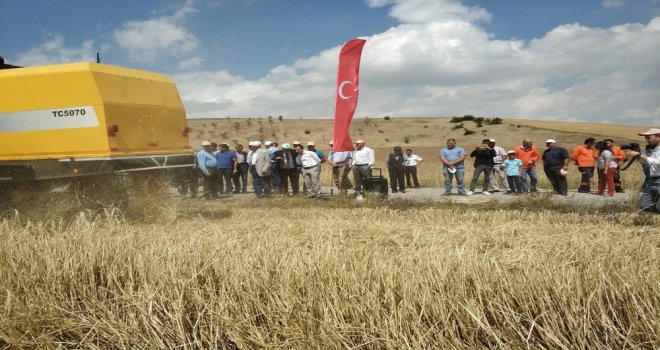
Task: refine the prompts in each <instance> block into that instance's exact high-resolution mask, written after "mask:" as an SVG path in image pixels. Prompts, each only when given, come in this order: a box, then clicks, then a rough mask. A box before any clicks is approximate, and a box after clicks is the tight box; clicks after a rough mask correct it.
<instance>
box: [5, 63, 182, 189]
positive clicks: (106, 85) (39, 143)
mask: <svg viewBox="0 0 660 350" xmlns="http://www.w3.org/2000/svg"><path fill="white" fill-rule="evenodd" d="M190 131H191V129H190V128H189V127H188V126H187V124H186V114H185V110H184V107H183V104H182V102H181V98H180V97H179V93H178V91H177V88H176V86H175V84H174V82H172V81H171V80H170V79H169V78H167V77H166V76H164V75H162V74H157V73H153V72H147V71H142V70H136V69H129V68H124V67H118V66H112V65H107V64H99V63H92V62H83V63H70V64H58V65H48V66H39V67H29V68H22V67H16V66H13V65H9V64H5V63H4V61H3V62H0V184H1V183H15V182H24V181H36V180H45V179H58V178H59V179H61V178H75V177H82V176H87V175H99V174H109V173H117V172H123V173H125V172H137V171H153V170H160V169H173V168H187V167H192V166H193V165H194V155H193V152H192V150H191V149H190V146H189V143H188V134H189V133H190Z"/></svg>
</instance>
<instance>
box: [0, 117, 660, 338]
mask: <svg viewBox="0 0 660 350" xmlns="http://www.w3.org/2000/svg"><path fill="white" fill-rule="evenodd" d="M234 122H239V123H242V124H241V125H240V126H239V130H238V132H236V134H235V135H234V134H230V131H228V130H229V129H230V128H232V123H234ZM388 122H390V124H387V125H388V126H387V128H386V126H381V125H386V121H384V120H378V121H376V120H373V121H371V122H369V125H368V127H367V125H365V128H364V129H363V134H364V138H365V139H367V142H368V143H369V145H370V146H373V147H374V148H375V149H376V152H377V159H378V162H379V164H380V165H382V162H383V160H384V158H385V156H386V154H387V152H388V151H389V149H390V148H391V147H392V146H393V145H395V144H396V143H399V144H401V145H402V146H404V147H405V146H407V145H410V146H411V147H412V148H414V149H415V150H416V153H419V154H420V155H421V156H422V157H424V158H425V159H426V160H425V163H423V164H422V166H421V167H420V180H421V182H422V184H423V185H424V186H434V187H438V186H439V185H440V184H441V183H442V178H441V174H440V172H439V165H438V162H437V160H436V159H435V158H436V157H437V152H438V151H439V149H440V148H441V146H442V145H444V139H445V138H446V137H451V136H455V138H456V139H457V140H458V142H459V145H463V146H464V147H465V148H466V149H468V150H469V149H470V148H471V147H474V146H471V147H467V145H476V143H477V142H478V141H479V140H480V139H481V138H483V137H482V136H483V135H482V134H481V132H480V131H477V134H479V135H480V136H475V135H469V136H462V132H460V130H454V131H453V132H452V131H451V130H449V129H450V128H451V127H452V125H451V124H450V123H449V122H448V119H446V120H444V121H442V120H422V119H419V120H418V121H417V122H415V121H413V120H405V121H401V124H397V123H399V121H398V120H394V119H393V120H390V121H388ZM404 122H405V123H404ZM212 123H216V125H215V126H212ZM223 123H227V124H226V125H225V124H223ZM251 123H252V126H250V128H248V127H247V125H245V124H246V120H244V119H240V120H239V119H237V120H233V119H230V120H226V119H225V120H214V121H210V120H205V121H197V120H195V121H191V124H192V127H193V128H194V129H195V131H194V132H193V133H194V134H195V135H196V136H195V137H196V138H195V139H193V140H192V142H191V144H192V145H193V146H194V145H197V144H199V142H198V141H199V140H201V139H205V138H211V139H213V140H214V141H219V142H223V141H228V142H232V138H237V139H240V140H241V141H246V140H247V139H251V138H258V136H259V135H256V134H252V132H255V133H258V132H259V130H258V128H259V125H258V122H257V121H256V120H254V119H253V120H252V122H251ZM277 123H280V122H279V121H278V120H277V119H275V120H274V121H273V123H272V125H273V130H275V125H278V124H277ZM330 123H331V121H304V124H303V125H302V126H296V125H297V124H299V121H297V122H296V121H287V120H286V119H285V120H283V121H282V122H281V125H280V126H281V127H282V128H283V129H278V131H273V132H274V133H275V136H272V133H271V137H267V138H263V139H270V138H272V139H275V140H278V141H280V142H283V141H282V140H283V139H286V140H288V141H293V140H294V139H298V140H300V141H304V142H306V141H308V140H315V141H317V142H318V143H321V141H323V142H325V140H324V139H323V135H324V133H325V132H327V130H326V129H327V128H328V125H329V126H330V128H331V124H330ZM359 123H362V125H364V121H361V120H356V121H354V127H356V126H358V125H359ZM197 124H199V125H197ZM204 124H206V127H203V125H204ZM270 124H271V123H269V122H268V120H267V119H266V118H264V119H263V120H262V126H263V127H264V129H263V130H265V128H266V125H270ZM374 124H377V125H378V126H375V125H374ZM403 124H405V125H403ZM408 125H413V126H411V127H410V128H411V129H409V131H407V130H408V129H406V128H408V127H409V126H408ZM424 125H427V126H428V127H427V128H424V127H423V126H424ZM465 125H466V126H467V125H468V123H466V124H465ZM517 125H519V124H513V125H510V121H508V120H506V121H505V122H504V124H502V125H494V126H484V127H483V128H484V129H486V128H487V129H489V130H488V132H487V133H486V134H487V135H488V137H493V138H496V139H498V143H499V144H501V145H503V146H506V147H507V148H509V147H512V146H513V145H515V144H517V143H518V142H520V140H522V138H524V137H526V136H528V135H529V137H531V138H532V139H534V140H537V144H542V141H544V139H545V138H548V137H553V138H556V139H558V141H560V143H566V144H567V145H568V144H571V145H572V144H573V143H574V144H577V143H579V142H581V140H582V139H584V138H585V135H584V134H582V133H571V132H569V131H566V132H562V133H561V135H560V136H557V135H558V134H557V132H558V131H550V130H547V129H541V128H536V127H534V128H532V127H527V126H523V125H522V124H520V125H521V126H520V127H518V126H517ZM252 127H254V128H255V129H254V131H251V130H252V129H251V128H252ZM469 128H470V129H473V128H472V127H471V126H469ZM305 129H307V130H309V131H310V134H305V133H304V130H305ZM399 129H400V131H401V132H403V133H407V132H410V133H411V135H417V136H414V137H412V139H410V140H409V143H408V144H406V143H405V142H404V141H403V140H398V141H397V139H396V138H397V137H399V138H401V136H395V135H401V134H400V133H399V132H397V130H399ZM640 129H643V128H640ZM231 130H234V129H231ZM263 130H262V131H263ZM296 130H298V131H300V134H298V133H297V132H298V131H296ZM366 130H370V131H369V132H370V133H369V134H367V131H366ZM378 130H382V131H383V132H382V133H381V132H379V131H378ZM415 130H417V131H415ZM475 130H479V129H475ZM594 130H598V126H594ZM635 130H637V129H635ZM285 131H286V134H287V136H286V138H284V137H283V136H284V135H283V133H284V132H285ZM224 132H226V133H227V134H225V136H224V137H221V135H219V133H224ZM330 132H331V131H330ZM372 132H373V133H372ZM459 132H460V134H459V135H453V133H459ZM239 133H243V134H239ZM427 133H428V135H432V136H428V137H422V136H419V135H422V134H427ZM631 133H632V134H631V135H630V138H629V139H628V140H630V141H635V140H638V139H639V138H638V137H635V136H634V132H633V131H631ZM211 134H216V135H215V136H212V135H211ZM277 135H282V137H278V136H277ZM327 135H329V133H328V134H327ZM379 135H380V136H379ZM544 135H546V136H544ZM594 135H597V136H595V137H600V136H610V135H603V134H597V133H596V131H594ZM327 137H329V136H327ZM384 138H388V139H390V141H389V142H386V141H385V140H384ZM326 140H327V139H326ZM392 140H395V141H392ZM617 141H619V140H617ZM244 143H246V142H244ZM324 146H325V145H322V146H321V147H320V148H321V149H323V150H324V151H327V147H324ZM195 148H196V147H195ZM568 148H572V147H568ZM471 163H472V162H471V161H468V162H467V164H468V165H469V164H471ZM327 169H328V168H325V169H324V170H323V173H324V185H326V186H329V185H330V183H329V175H328V174H329V171H328V170H327ZM571 169H572V170H571V175H570V177H569V181H570V184H571V185H570V186H571V188H575V187H577V182H576V181H577V180H576V179H577V171H576V169H575V168H571ZM470 173H471V171H470V170H469V169H468V171H467V173H466V174H468V177H467V180H468V181H469V178H470V176H469V175H470ZM623 176H624V179H623V182H624V186H625V187H626V189H627V190H628V192H629V193H633V192H635V190H634V189H635V187H638V186H639V184H640V183H641V180H640V179H641V171H640V170H639V167H638V166H634V167H633V168H632V169H631V170H628V171H626V172H624V173H623ZM539 179H540V180H541V182H540V185H542V186H546V187H547V182H544V181H545V176H544V175H543V174H542V171H541V174H540V175H539ZM158 181H159V179H158V178H154V179H145V180H144V181H130V182H128V183H129V184H130V188H128V189H127V190H125V191H124V190H123V189H122V190H120V189H119V188H120V186H122V185H126V183H127V182H125V181H124V182H121V181H120V182H119V183H117V182H113V181H110V180H108V179H101V181H96V183H93V182H92V181H90V183H87V184H77V185H71V184H69V185H68V186H66V187H65V190H63V191H60V192H49V191H47V190H46V189H45V188H34V190H35V191H36V192H37V198H38V202H37V203H38V205H34V203H35V202H34V201H32V200H30V199H29V198H28V197H29V196H28V194H27V190H26V193H25V198H17V201H18V200H19V199H20V201H19V202H20V203H22V206H20V207H18V208H16V210H5V211H2V212H1V214H2V215H1V216H0V279H1V280H2V281H3V283H2V287H3V288H2V290H1V291H0V348H3V349H5V348H6V349H136V348H139V349H173V348H183V349H213V348H217V349H263V348H267V349H484V348H486V349H520V348H527V349H657V348H659V347H660V335H659V334H660V311H659V306H660V268H659V267H660V215H652V214H649V215H643V214H646V213H638V212H637V211H636V209H635V208H634V205H633V204H630V205H628V206H623V205H607V204H605V205H593V206H592V205H585V206H570V207H567V206H565V205H562V204H561V203H559V204H558V203H554V202H551V201H548V196H546V195H538V196H521V197H519V198H518V199H516V200H514V201H512V202H508V203H500V204H498V203H494V202H488V203H475V204H471V205H470V204H464V203H463V204H451V203H432V202H425V201H423V202H412V201H409V200H398V199H396V198H390V199H389V200H385V201H383V200H379V199H377V198H368V199H367V200H366V201H364V202H356V201H353V200H351V199H348V198H345V197H340V198H335V199H333V200H329V201H320V200H309V199H305V198H300V197H298V198H293V197H289V198H285V197H275V198H271V199H268V200H264V199H262V200H259V199H256V198H253V196H252V195H240V196H233V197H231V198H225V199H221V200H217V201H204V200H191V199H180V198H176V197H172V196H169V195H166V194H162V193H159V191H158V190H157V188H158V187H157V186H158V185H159V184H158ZM60 185H61V184H60ZM478 188H479V187H478ZM117 194H121V195H122V196H121V198H122V201H121V202H120V203H116V204H117V205H116V206H115V205H112V204H111V203H112V200H111V199H112V196H113V195H117ZM127 196H130V198H129V197H127ZM635 198H636V197H635V195H634V194H632V195H631V201H634V199H635ZM127 199H128V200H129V202H123V201H124V200H127Z"/></svg>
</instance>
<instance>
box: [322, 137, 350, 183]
mask: <svg viewBox="0 0 660 350" xmlns="http://www.w3.org/2000/svg"><path fill="white" fill-rule="evenodd" d="M329 144H330V148H331V149H330V153H328V163H329V164H330V165H332V182H333V183H334V184H335V186H337V189H338V190H339V193H341V194H347V192H348V188H349V186H352V185H351V182H350V181H349V180H348V173H349V172H350V171H351V165H352V163H353V155H352V153H351V151H335V150H333V149H332V146H333V145H332V141H330V143H329Z"/></svg>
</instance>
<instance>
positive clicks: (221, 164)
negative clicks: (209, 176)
mask: <svg viewBox="0 0 660 350" xmlns="http://www.w3.org/2000/svg"><path fill="white" fill-rule="evenodd" d="M215 156H216V158H217V160H218V181H219V185H218V188H219V189H220V191H222V188H223V187H224V188H225V193H226V194H230V193H231V192H232V188H231V177H232V175H233V174H234V173H236V172H237V171H238V168H237V166H236V152H234V151H230V150H229V145H228V144H226V143H222V144H220V152H218V153H216V154H215ZM223 182H224V185H223Z"/></svg>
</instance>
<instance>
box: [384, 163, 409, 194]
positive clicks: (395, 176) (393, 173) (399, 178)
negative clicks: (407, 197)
mask: <svg viewBox="0 0 660 350" xmlns="http://www.w3.org/2000/svg"><path fill="white" fill-rule="evenodd" d="M387 172H388V173H389V174H390V187H391V188H392V191H397V189H398V190H399V191H405V190H406V183H405V181H404V178H405V174H404V170H403V168H387Z"/></svg>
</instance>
